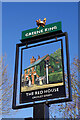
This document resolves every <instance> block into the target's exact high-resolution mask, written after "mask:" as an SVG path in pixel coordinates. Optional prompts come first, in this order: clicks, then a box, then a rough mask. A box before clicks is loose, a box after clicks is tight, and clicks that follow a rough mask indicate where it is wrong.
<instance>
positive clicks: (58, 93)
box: [20, 85, 66, 103]
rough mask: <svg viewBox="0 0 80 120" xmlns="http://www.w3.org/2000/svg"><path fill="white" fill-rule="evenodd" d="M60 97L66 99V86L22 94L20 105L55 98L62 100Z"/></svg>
mask: <svg viewBox="0 0 80 120" xmlns="http://www.w3.org/2000/svg"><path fill="white" fill-rule="evenodd" d="M60 97H66V93H65V86H64V85H62V86H56V87H49V88H46V89H39V90H33V91H27V92H21V94H20V103H28V102H34V101H40V100H47V99H54V98H60Z"/></svg>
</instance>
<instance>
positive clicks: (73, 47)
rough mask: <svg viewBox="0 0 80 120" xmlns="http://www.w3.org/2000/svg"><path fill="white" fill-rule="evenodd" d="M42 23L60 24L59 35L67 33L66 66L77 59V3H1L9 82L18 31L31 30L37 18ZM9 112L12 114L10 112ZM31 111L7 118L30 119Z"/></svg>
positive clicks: (17, 40) (19, 32) (11, 75)
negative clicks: (68, 56)
mask: <svg viewBox="0 0 80 120" xmlns="http://www.w3.org/2000/svg"><path fill="white" fill-rule="evenodd" d="M45 17H46V19H47V22H46V24H50V23H54V22H58V21H61V22H62V30H63V32H68V39H69V53H70V63H72V61H73V58H74V57H75V56H78V24H77V23H78V3H76V2H71V3H70V2H69V3H68V2H67V3H66V2H53V3H49V2H45V3H44V2H43V3H41V2H40V3H39V2H38V3H36V2H34V3H33V2H31V3H29V2H12V3H10V2H4V3H2V54H3V55H5V54H6V56H7V57H6V63H7V64H8V75H9V76H10V77H11V81H12V82H13V78H14V65H15V52H16V44H17V43H20V39H21V34H22V31H24V30H27V29H31V28H35V27H37V26H36V20H37V19H39V18H40V19H42V20H43V19H44V18H45ZM12 112H13V111H12ZM11 114H12V113H11ZM32 115H33V113H32V108H27V109H24V110H18V112H17V113H16V114H14V115H10V116H8V117H16V118H18V117H24V118H25V117H31V116H32Z"/></svg>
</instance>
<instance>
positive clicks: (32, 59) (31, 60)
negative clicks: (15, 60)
mask: <svg viewBox="0 0 80 120" xmlns="http://www.w3.org/2000/svg"><path fill="white" fill-rule="evenodd" d="M35 61H36V59H35V58H34V56H32V58H31V59H30V64H32V63H34V62H35Z"/></svg>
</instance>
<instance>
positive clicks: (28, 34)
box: [22, 22, 62, 40]
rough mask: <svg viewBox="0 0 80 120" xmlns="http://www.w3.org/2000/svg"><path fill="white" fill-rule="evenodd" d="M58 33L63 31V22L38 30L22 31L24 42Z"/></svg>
mask: <svg viewBox="0 0 80 120" xmlns="http://www.w3.org/2000/svg"><path fill="white" fill-rule="evenodd" d="M57 31H62V25H61V22H56V23H52V24H48V25H45V26H44V27H40V28H39V29H37V27H36V28H33V29H29V30H25V31H22V40H24V39H27V38H32V37H35V36H39V35H43V34H47V33H51V32H57Z"/></svg>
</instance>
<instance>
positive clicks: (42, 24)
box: [36, 18, 46, 29]
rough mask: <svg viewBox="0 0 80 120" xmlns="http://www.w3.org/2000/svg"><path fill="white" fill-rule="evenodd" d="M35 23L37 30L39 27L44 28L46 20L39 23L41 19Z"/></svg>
mask: <svg viewBox="0 0 80 120" xmlns="http://www.w3.org/2000/svg"><path fill="white" fill-rule="evenodd" d="M36 23H37V26H38V27H37V29H39V27H40V26H42V27H44V26H45V24H46V18H44V19H43V21H41V19H39V20H36Z"/></svg>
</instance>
